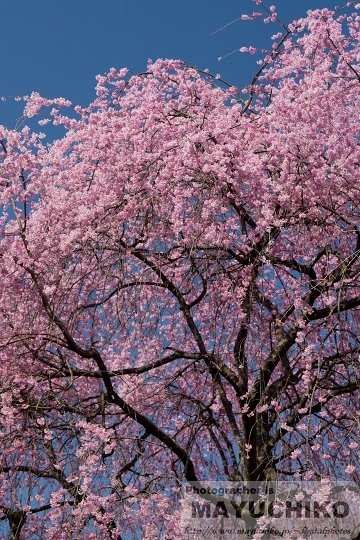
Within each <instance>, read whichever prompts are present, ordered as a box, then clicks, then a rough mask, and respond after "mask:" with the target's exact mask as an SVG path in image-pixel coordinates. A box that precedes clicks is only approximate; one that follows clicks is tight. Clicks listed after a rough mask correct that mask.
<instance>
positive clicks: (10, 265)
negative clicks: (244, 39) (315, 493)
mask: <svg viewBox="0 0 360 540" xmlns="http://www.w3.org/2000/svg"><path fill="white" fill-rule="evenodd" d="M350 11H351V10H350ZM353 11H354V10H353ZM285 38H286V39H285ZM359 38H360V18H359V16H358V15H357V14H356V12H355V13H354V14H350V13H348V14H346V15H344V14H335V13H334V12H331V11H329V10H316V11H313V12H310V13H309V14H308V16H307V18H305V19H302V20H299V21H297V23H294V24H293V25H291V26H290V28H289V29H288V32H287V34H286V35H284V36H282V37H280V36H279V37H278V38H277V39H278V41H277V42H275V46H274V48H273V50H272V52H271V53H269V54H268V56H267V58H265V63H264V65H263V66H262V67H261V69H260V71H259V73H258V74H257V76H256V77H255V79H254V81H253V83H252V85H251V86H250V87H249V88H248V92H249V93H248V94H247V95H244V99H243V98H242V97H241V96H243V94H240V95H239V94H238V93H237V89H236V88H233V87H229V88H224V87H223V85H221V84H219V83H218V81H217V80H216V78H213V77H211V76H210V75H207V74H204V73H199V72H198V71H197V70H196V69H194V68H192V67H188V66H186V65H184V64H183V63H182V62H180V61H169V60H158V61H156V62H155V63H152V64H150V65H149V66H148V69H147V72H146V73H143V74H140V75H136V76H132V77H131V78H127V76H126V70H121V71H120V72H117V71H115V70H111V71H110V73H109V74H108V75H107V76H106V77H99V78H98V84H97V98H96V100H95V101H94V102H93V103H92V104H90V105H89V107H87V108H81V107H75V114H76V116H75V115H74V114H72V113H70V114H69V115H66V113H64V112H63V110H64V109H62V107H66V106H70V105H71V104H70V103H68V102H66V101H65V100H64V99H57V100H47V99H44V98H41V97H40V96H39V95H38V94H35V93H34V94H32V96H30V97H29V98H28V99H27V105H26V109H25V114H26V115H27V116H28V117H30V116H32V115H34V114H36V113H37V112H38V111H39V110H40V108H41V107H43V106H50V107H53V109H52V111H51V115H52V121H53V123H54V124H56V125H62V126H63V127H64V128H65V129H66V134H65V135H64V136H63V137H62V138H59V139H58V140H56V141H54V142H53V143H51V144H46V142H44V140H43V137H42V135H41V134H39V133H36V132H32V131H31V130H30V129H29V128H27V127H25V128H23V129H22V131H21V132H18V131H12V130H7V129H5V128H1V141H2V142H1V146H2V154H1V173H0V182H1V208H2V214H1V221H0V256H1V259H0V273H1V282H0V298H1V302H0V351H1V352H0V355H1V363H0V392H1V409H0V438H1V447H2V454H1V457H0V512H1V513H0V525H1V524H2V526H3V531H10V532H9V533H8V534H9V535H10V538H12V539H22V538H23V539H25V538H29V539H30V538H31V539H32V538H42V539H45V538H46V539H49V538H54V539H55V538H56V539H75V538H76V539H87V540H90V539H95V538H102V539H103V538H113V539H115V538H122V539H124V540H125V539H127V538H131V537H136V538H140V537H141V538H143V539H144V540H150V539H157V538H159V537H166V534H168V535H170V536H171V534H172V533H173V534H175V533H176V532H177V527H178V523H179V504H178V497H179V489H180V487H181V485H182V484H183V483H184V482H186V481H194V480H197V481H199V482H202V481H204V480H209V479H210V480H217V479H227V480H246V481H250V480H266V479H267V480H269V479H276V478H289V477H293V476H294V475H295V476H296V475H297V476H298V477H300V478H304V479H311V478H313V479H317V478H323V477H329V476H330V477H331V476H332V477H333V476H337V477H339V476H340V477H342V478H348V479H349V478H352V479H356V478H357V476H356V475H357V472H358V469H357V466H356V457H357V448H358V421H359V411H358V398H359V367H358V366H359V363H358V357H359V352H360V342H359V323H360V318H359V306H360V283H359V271H360V264H359V255H360V229H359V225H358V224H359V203H360V189H359V185H360V184H359V180H360V171H359V166H360V148H359V128H360V124H359V120H360V113H359V111H360V97H359V96H360V92H359V89H360V86H359V83H360V67H359V63H360V42H359ZM42 123H45V122H42ZM341 447H342V449H341ZM4 534H5V533H4Z"/></svg>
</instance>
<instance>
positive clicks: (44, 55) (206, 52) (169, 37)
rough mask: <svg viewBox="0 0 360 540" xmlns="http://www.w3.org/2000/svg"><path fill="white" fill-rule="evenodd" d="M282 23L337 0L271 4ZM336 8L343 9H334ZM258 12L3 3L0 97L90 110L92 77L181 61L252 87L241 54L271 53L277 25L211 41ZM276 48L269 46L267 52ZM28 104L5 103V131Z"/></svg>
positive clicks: (199, 5) (52, 0) (194, 1)
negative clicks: (247, 49) (249, 50)
mask: <svg viewBox="0 0 360 540" xmlns="http://www.w3.org/2000/svg"><path fill="white" fill-rule="evenodd" d="M273 2H274V3H275V5H276V7H277V12H278V13H279V15H280V16H281V18H282V19H283V21H284V22H290V21H292V20H293V19H294V18H298V17H301V16H304V15H305V13H306V11H307V10H308V9H314V8H316V7H327V6H328V7H333V6H334V5H335V3H336V2H334V1H333V0H270V1H269V2H268V3H267V5H271V4H272V3H273ZM337 3H339V2H337ZM254 9H255V10H256V9H257V6H256V5H255V4H254V3H253V2H252V1H251V0H176V1H175V0H2V2H1V15H0V35H1V45H2V46H1V54H0V63H1V70H0V96H14V95H20V96H22V95H26V94H30V93H31V92H32V91H37V92H39V93H40V94H41V95H43V96H45V97H49V98H51V97H59V96H62V97H66V98H68V99H70V100H71V101H72V102H73V103H79V104H83V105H85V104H86V103H88V102H89V101H91V100H92V99H93V98H94V85H95V80H94V77H95V75H97V74H98V73H104V72H106V71H107V70H108V69H109V68H111V67H115V68H119V69H120V68H121V67H128V68H129V69H130V70H132V71H134V72H139V71H142V70H144V68H145V67H146V63H147V60H148V58H151V59H153V60H155V59H156V58H159V57H161V58H181V59H183V60H185V61H187V62H190V63H193V64H195V65H196V66H197V67H199V68H209V69H210V71H211V72H212V73H220V74H221V75H222V77H223V78H225V79H226V80H228V81H229V82H231V83H232V84H234V85H237V86H242V85H245V84H247V82H249V80H250V78H251V76H252V74H253V73H254V72H255V70H256V67H257V66H256V59H257V58H256V57H255V56H250V55H248V54H242V53H236V54H234V55H232V56H230V57H228V58H226V59H225V60H223V61H222V62H218V60H217V58H218V57H219V56H224V55H225V54H227V53H228V52H230V51H232V50H233V49H238V48H239V47H241V46H248V45H254V46H259V45H260V46H266V45H269V44H271V40H270V39H269V36H271V35H272V34H274V33H276V32H278V31H279V29H278V26H277V25H276V24H268V25H265V24H264V23H263V22H262V21H255V22H251V21H239V22H237V23H234V24H233V25H231V26H229V27H227V28H226V29H224V30H222V31H221V32H218V33H216V34H215V35H211V33H212V32H213V31H215V30H217V29H218V28H220V27H221V26H223V25H225V24H226V23H228V22H230V21H231V20H233V19H235V18H237V17H239V16H240V15H241V14H242V13H251V12H252V11H253V10H254ZM270 46H271V45H270ZM22 107H23V104H22V103H15V102H12V101H7V102H5V103H3V102H0V124H2V125H5V126H7V127H8V128H13V127H14V126H15V123H16V117H18V116H20V114H21V111H22Z"/></svg>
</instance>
